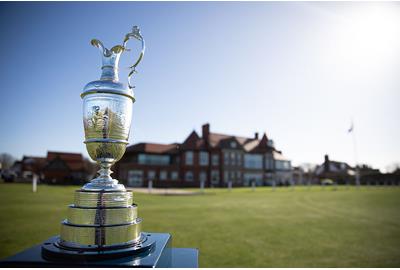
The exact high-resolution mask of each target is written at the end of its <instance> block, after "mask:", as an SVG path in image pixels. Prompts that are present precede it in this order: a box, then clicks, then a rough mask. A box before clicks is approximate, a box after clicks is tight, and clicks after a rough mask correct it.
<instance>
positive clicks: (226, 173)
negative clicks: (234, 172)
mask: <svg viewBox="0 0 400 270" xmlns="http://www.w3.org/2000/svg"><path fill="white" fill-rule="evenodd" d="M228 178H229V175H228V172H226V171H225V172H224V182H225V183H227V182H228Z"/></svg>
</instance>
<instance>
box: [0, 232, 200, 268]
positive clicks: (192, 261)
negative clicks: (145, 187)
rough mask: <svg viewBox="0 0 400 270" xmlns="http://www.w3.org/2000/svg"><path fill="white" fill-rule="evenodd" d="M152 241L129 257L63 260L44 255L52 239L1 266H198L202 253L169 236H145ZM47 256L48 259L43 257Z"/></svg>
mask: <svg viewBox="0 0 400 270" xmlns="http://www.w3.org/2000/svg"><path fill="white" fill-rule="evenodd" d="M145 234H146V235H147V237H148V239H149V241H154V245H153V246H152V248H151V249H150V250H145V251H144V252H141V253H135V254H131V255H127V256H122V257H121V256H116V257H110V256H106V257H105V258H101V256H99V257H97V258H96V259H95V260H93V258H89V257H88V258H87V260H86V259H84V258H82V257H80V258H79V259H73V258H68V257H66V258H63V257H62V256H53V257H52V256H49V255H48V254H47V255H46V254H43V252H42V246H43V245H44V244H46V243H53V242H54V241H55V239H56V238H57V237H52V238H50V239H48V240H47V241H45V242H44V243H43V244H40V245H37V246H34V247H32V248H29V249H27V250H24V251H22V252H20V253H18V254H16V255H14V256H12V257H9V258H7V259H5V260H3V261H0V267H143V268H147V267H163V268H165V267H175V268H177V267H187V268H193V267H198V250H197V249H192V248H172V247H171V244H172V237H171V235H170V234H167V233H145ZM43 255H44V256H43Z"/></svg>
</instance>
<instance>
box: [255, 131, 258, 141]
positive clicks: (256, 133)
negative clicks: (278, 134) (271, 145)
mask: <svg viewBox="0 0 400 270" xmlns="http://www.w3.org/2000/svg"><path fill="white" fill-rule="evenodd" d="M254 139H256V140H258V132H255V133H254Z"/></svg>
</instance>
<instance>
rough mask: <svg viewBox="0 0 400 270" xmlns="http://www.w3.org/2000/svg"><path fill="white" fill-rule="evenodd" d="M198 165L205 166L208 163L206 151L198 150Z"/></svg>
mask: <svg viewBox="0 0 400 270" xmlns="http://www.w3.org/2000/svg"><path fill="white" fill-rule="evenodd" d="M200 165H203V166H206V165H208V153H207V152H204V151H202V152H200Z"/></svg>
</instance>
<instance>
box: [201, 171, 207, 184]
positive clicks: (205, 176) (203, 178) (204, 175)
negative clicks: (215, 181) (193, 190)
mask: <svg viewBox="0 0 400 270" xmlns="http://www.w3.org/2000/svg"><path fill="white" fill-rule="evenodd" d="M206 181H207V173H206V172H204V171H202V172H200V182H206Z"/></svg>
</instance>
